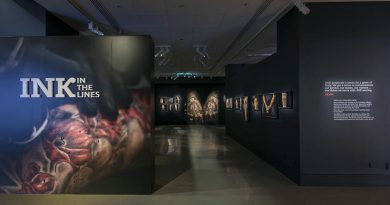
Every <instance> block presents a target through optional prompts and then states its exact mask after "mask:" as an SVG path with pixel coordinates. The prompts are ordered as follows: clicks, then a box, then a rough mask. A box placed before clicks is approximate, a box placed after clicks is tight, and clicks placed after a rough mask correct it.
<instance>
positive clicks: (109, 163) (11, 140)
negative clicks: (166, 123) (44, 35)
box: [0, 39, 151, 194]
mask: <svg viewBox="0 0 390 205" xmlns="http://www.w3.org/2000/svg"><path fill="white" fill-rule="evenodd" d="M65 44H66V42H65ZM64 47H65V50H66V48H67V46H66V45H57V46H56V47H54V48H53V47H48V46H45V44H43V43H40V42H38V43H36V42H26V40H23V39H22V40H20V39H19V40H18V41H17V42H15V45H14V46H11V47H10V49H9V53H8V54H10V55H3V53H0V54H2V55H1V56H7V57H9V56H11V57H13V59H5V60H4V61H0V63H1V62H3V64H2V65H0V67H1V68H2V70H1V71H0V78H1V76H2V75H3V76H9V75H12V74H13V73H22V74H21V75H27V74H31V73H34V72H35V71H34V70H33V69H36V66H31V65H32V63H31V62H34V60H36V59H41V57H42V56H45V59H46V61H45V64H44V66H43V65H42V66H41V67H40V69H41V70H40V73H44V75H43V76H46V75H48V73H51V71H50V70H45V69H49V68H56V72H55V74H56V75H58V74H61V73H64V75H66V76H83V77H85V78H87V79H88V80H90V82H92V83H93V84H94V85H96V88H97V89H99V90H100V91H101V92H102V96H101V97H100V98H98V99H41V102H40V104H39V108H40V110H42V112H41V117H40V119H41V120H35V121H33V122H32V123H31V124H28V125H27V124H22V125H20V124H19V125H18V126H29V127H30V128H29V129H30V130H31V133H30V134H29V135H24V136H18V137H12V136H8V137H7V139H8V140H7V143H8V145H9V146H11V147H13V150H17V154H12V155H10V154H7V153H1V152H0V158H1V160H0V168H1V170H0V178H5V179H6V180H0V182H2V181H7V183H0V192H2V193H15V194H60V193H66V194H72V193H83V189H84V188H85V187H88V185H90V184H91V183H92V182H95V181H98V180H100V179H102V178H105V177H107V176H110V175H115V174H116V173H123V172H125V171H126V170H131V169H132V168H133V167H136V166H143V165H139V164H137V162H138V161H142V160H136V159H137V158H139V157H140V156H139V155H140V153H143V152H142V151H143V149H147V148H148V147H150V146H151V145H150V144H151V139H150V138H151V136H150V135H151V105H150V93H149V92H148V89H149V87H148V82H147V80H145V78H143V76H142V75H139V76H133V77H128V76H131V74H127V75H125V74H126V70H123V69H122V70H121V69H114V68H113V66H112V65H111V64H110V63H108V62H107V61H104V60H103V59H104V58H99V54H96V53H93V55H92V54H91V55H90V54H89V52H86V50H88V49H89V48H88V46H87V45H86V46H85V48H84V49H85V50H82V49H81V51H80V50H77V52H64V50H63V49H64ZM68 47H69V46H68ZM81 47H83V45H81ZM56 48H61V49H58V50H57V49H56ZM68 49H71V48H68ZM3 52H4V50H3ZM12 53H13V54H12ZM11 54H12V55H11ZM7 57H6V58H7ZM9 61H15V62H14V63H11V64H10V63H9ZM4 62H5V63H4ZM7 62H8V64H7ZM34 64H36V61H35V62H34ZM38 64H39V62H38ZM17 71H19V72H17ZM53 73H54V72H53ZM49 75H50V74H49ZM124 76H126V77H124ZM129 78H131V79H129ZM18 100H20V99H18ZM6 106H7V105H6ZM6 106H5V107H6ZM8 106H10V105H8ZM29 109H31V108H29ZM26 112H29V113H25V114H26V115H28V114H30V115H31V112H32V111H31V110H30V111H26ZM19 117H22V116H19ZM2 118H3V119H1V120H2V121H3V120H6V119H5V118H6V117H5V116H2ZM8 120H9V118H8ZM14 123H15V124H16V123H17V120H16V121H15V122H14ZM4 129H6V128H4ZM4 133H5V134H8V133H12V132H10V131H8V132H7V131H6V132H3V134H4ZM3 141H4V140H3ZM10 149H11V148H10ZM10 149H9V150H10ZM9 150H8V153H9ZM11 151H12V150H11ZM141 158H142V156H141Z"/></svg>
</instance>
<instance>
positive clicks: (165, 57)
mask: <svg viewBox="0 0 390 205" xmlns="http://www.w3.org/2000/svg"><path fill="white" fill-rule="evenodd" d="M156 48H158V49H159V51H158V52H157V53H155V54H154V58H155V60H156V64H158V65H159V66H167V65H168V63H169V62H170V61H171V59H172V55H173V54H172V52H171V46H170V45H160V46H156Z"/></svg>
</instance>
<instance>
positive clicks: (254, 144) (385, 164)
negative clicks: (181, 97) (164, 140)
mask: <svg viewBox="0 0 390 205" xmlns="http://www.w3.org/2000/svg"><path fill="white" fill-rule="evenodd" d="M308 7H309V8H310V10H311V12H310V14H309V15H302V14H300V13H299V12H298V11H297V10H296V9H293V10H291V11H290V12H289V13H288V14H287V15H286V16H284V17H283V18H282V19H281V20H280V21H279V22H278V51H277V53H276V54H274V55H273V56H271V57H269V58H268V59H266V60H265V61H263V62H260V63H258V64H256V65H230V66H228V67H227V69H226V71H227V79H226V97H227V98H230V97H233V98H234V97H236V96H252V95H258V96H259V99H260V101H261V102H262V100H261V99H262V94H267V93H276V94H277V96H279V98H278V99H277V100H278V102H280V100H281V95H280V93H286V92H291V93H292V94H291V98H288V100H291V102H292V109H284V108H278V117H277V119H271V118H264V117H262V115H263V114H262V112H264V110H262V111H253V110H251V111H250V114H251V118H250V120H249V121H248V122H246V121H244V120H243V119H242V115H241V113H240V112H238V111H237V110H234V109H228V110H226V131H227V134H228V135H230V136H231V137H233V138H234V139H236V140H237V141H238V142H240V143H241V144H243V145H244V146H246V147H248V148H249V149H251V150H252V151H254V152H255V153H256V154H258V155H259V156H260V157H262V158H263V159H265V160H266V161H267V162H269V163H270V164H271V165H273V166H274V167H276V168H277V169H278V170H280V171H281V172H282V173H284V174H286V175H287V176H288V177H290V178H291V179H292V180H294V181H295V182H297V183H299V184H302V185H390V160H389V159H390V150H389V149H388V145H389V144H390V139H389V138H388V134H387V133H388V125H389V122H390V115H389V114H388V113H389V110H388V109H387V104H388V101H389V100H390V93H389V92H388V88H389V87H390V81H389V80H388V79H389V76H390V69H389V65H390V60H389V59H390V58H388V57H387V56H388V54H389V53H390V40H389V39H390V38H389V36H390V26H389V25H390V13H389V11H390V3H388V2H370V3H363V2H361V3H310V4H308ZM289 97H290V96H289ZM264 104H265V105H267V106H269V105H270V104H271V100H270V98H266V99H265V103H262V104H261V107H266V106H264ZM278 106H280V105H278Z"/></svg>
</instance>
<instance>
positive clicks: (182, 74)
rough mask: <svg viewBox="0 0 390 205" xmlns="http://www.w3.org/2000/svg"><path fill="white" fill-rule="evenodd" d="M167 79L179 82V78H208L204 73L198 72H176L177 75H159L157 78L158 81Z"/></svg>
mask: <svg viewBox="0 0 390 205" xmlns="http://www.w3.org/2000/svg"><path fill="white" fill-rule="evenodd" d="M164 77H165V79H168V78H169V79H171V80H177V79H178V78H183V79H184V78H188V79H191V78H193V79H195V78H201V79H203V78H204V77H206V74H204V73H198V72H176V73H166V74H158V75H156V76H155V78H156V79H159V78H164Z"/></svg>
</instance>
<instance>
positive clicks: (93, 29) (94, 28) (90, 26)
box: [88, 21, 104, 36]
mask: <svg viewBox="0 0 390 205" xmlns="http://www.w3.org/2000/svg"><path fill="white" fill-rule="evenodd" d="M88 30H89V31H90V32H92V33H94V34H96V35H98V36H104V33H103V32H102V31H100V30H99V27H98V26H97V25H95V24H94V23H93V22H92V21H91V22H89V23H88Z"/></svg>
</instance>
